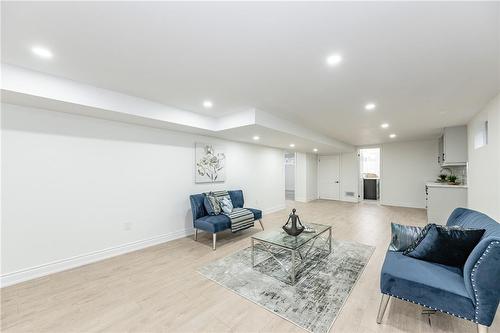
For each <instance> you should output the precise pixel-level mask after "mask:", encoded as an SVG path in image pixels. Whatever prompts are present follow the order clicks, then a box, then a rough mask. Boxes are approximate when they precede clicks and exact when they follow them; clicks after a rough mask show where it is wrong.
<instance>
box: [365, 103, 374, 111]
mask: <svg viewBox="0 0 500 333" xmlns="http://www.w3.org/2000/svg"><path fill="white" fill-rule="evenodd" d="M376 107H377V106H376V105H375V103H368V104H366V105H365V110H368V111H371V110H375V108H376Z"/></svg>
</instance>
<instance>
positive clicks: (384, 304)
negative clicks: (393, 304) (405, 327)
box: [377, 294, 391, 324]
mask: <svg viewBox="0 0 500 333" xmlns="http://www.w3.org/2000/svg"><path fill="white" fill-rule="evenodd" d="M390 298H391V296H389V295H386V294H382V299H381V300H380V306H379V308H378V316H377V324H380V323H382V318H384V313H385V309H386V308H387V303H389V299H390Z"/></svg>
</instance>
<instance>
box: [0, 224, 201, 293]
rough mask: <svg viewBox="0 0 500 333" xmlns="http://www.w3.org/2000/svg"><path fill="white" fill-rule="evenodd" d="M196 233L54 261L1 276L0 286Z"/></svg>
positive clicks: (184, 232)
mask: <svg viewBox="0 0 500 333" xmlns="http://www.w3.org/2000/svg"><path fill="white" fill-rule="evenodd" d="M193 233H194V229H193V228H189V229H183V230H178V231H175V232H171V233H168V234H163V235H160V236H155V237H151V238H148V239H143V240H139V241H135V242H130V243H126V244H122V245H118V246H114V247H110V248H107V249H103V250H99V251H94V252H90V253H86V254H82V255H79V256H75V257H71V258H67V259H62V260H57V261H53V262H50V263H47V264H43V265H39V266H35V267H30V268H26V269H23V270H19V271H15V272H11V273H7V274H4V275H1V276H0V286H1V287H2V288H3V287H7V286H11V285H14V284H17V283H21V282H24V281H28V280H32V279H36V278H39V277H42V276H46V275H49V274H53V273H57V272H61V271H65V270H68V269H72V268H76V267H80V266H83V265H87V264H91V263H93V262H97V261H101V260H104V259H108V258H112V257H115V256H118V255H121V254H125V253H129V252H133V251H137V250H141V249H144V248H147V247H150V246H154V245H158V244H161V243H165V242H168V241H171V240H174V239H178V238H182V237H186V236H189V235H191V234H193Z"/></svg>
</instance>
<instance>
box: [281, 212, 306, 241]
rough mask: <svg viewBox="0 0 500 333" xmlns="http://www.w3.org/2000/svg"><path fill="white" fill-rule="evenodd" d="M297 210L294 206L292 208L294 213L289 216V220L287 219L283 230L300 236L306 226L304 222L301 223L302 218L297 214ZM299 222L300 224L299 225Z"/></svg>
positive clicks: (291, 234)
mask: <svg viewBox="0 0 500 333" xmlns="http://www.w3.org/2000/svg"><path fill="white" fill-rule="evenodd" d="M296 211H297V210H296V209H295V208H294V209H292V213H291V214H290V215H289V216H288V220H287V221H286V223H285V225H284V226H283V230H285V232H286V233H287V234H289V235H290V236H298V235H300V234H301V233H302V231H304V226H303V225H302V223H300V218H299V216H298V215H296V214H295V212H296ZM290 220H292V226H291V227H289V226H288V223H290ZM297 223H298V225H297Z"/></svg>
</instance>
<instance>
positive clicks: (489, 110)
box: [467, 94, 500, 222]
mask: <svg viewBox="0 0 500 333" xmlns="http://www.w3.org/2000/svg"><path fill="white" fill-rule="evenodd" d="M486 120H487V121H488V128H489V130H488V133H489V135H488V144H487V145H485V146H483V147H481V148H478V149H475V148H474V136H475V134H476V132H477V130H478V128H479V127H480V126H481V124H483V123H484V121H486ZM467 131H468V133H467V134H468V135H467V136H468V149H469V170H468V185H469V191H468V206H469V208H472V209H475V210H479V211H481V212H483V213H485V214H487V215H489V216H491V217H492V218H494V219H495V220H497V221H498V222H500V94H498V95H497V96H496V97H495V98H494V99H493V100H491V101H490V102H489V103H488V105H486V106H485V107H484V109H482V110H481V111H480V112H479V113H478V114H476V115H475V116H474V117H473V118H472V120H471V121H470V122H469V123H468V124H467Z"/></svg>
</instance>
